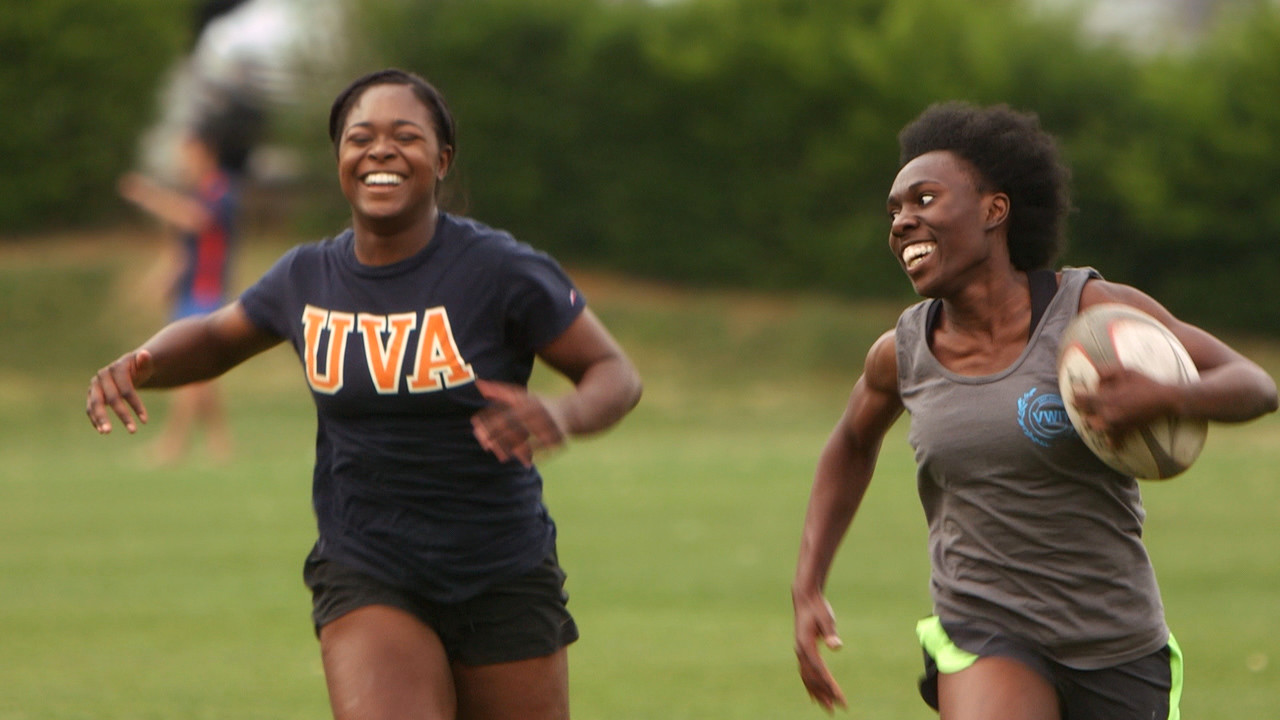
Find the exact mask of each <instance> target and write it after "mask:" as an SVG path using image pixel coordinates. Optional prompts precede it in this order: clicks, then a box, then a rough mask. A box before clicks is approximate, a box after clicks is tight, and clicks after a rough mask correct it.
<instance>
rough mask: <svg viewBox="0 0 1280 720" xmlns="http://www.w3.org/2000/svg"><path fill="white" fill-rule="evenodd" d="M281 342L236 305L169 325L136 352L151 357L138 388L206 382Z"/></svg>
mask: <svg viewBox="0 0 1280 720" xmlns="http://www.w3.org/2000/svg"><path fill="white" fill-rule="evenodd" d="M279 342H280V338H277V337H275V336H274V335H270V334H268V333H265V332H263V331H261V330H259V329H258V328H257V327H255V326H254V325H253V324H252V323H251V322H250V321H249V319H248V317H247V316H246V315H245V314H244V311H243V310H242V309H241V308H240V305H239V303H238V302H236V303H232V304H231V305H228V306H226V307H224V308H222V309H220V310H217V311H215V312H213V313H211V314H209V315H203V316H200V317H192V318H186V319H183V320H178V321H176V322H174V323H171V324H169V325H168V326H166V327H165V328H164V329H162V330H161V331H160V332H158V333H156V334H155V335H154V336H152V337H151V339H149V340H147V341H146V342H145V343H143V344H142V346H141V347H139V348H138V350H146V351H148V352H149V353H150V354H151V363H152V367H153V372H152V373H151V375H150V376H149V377H148V378H146V380H145V381H144V382H140V383H139V385H138V386H139V387H148V388H168V387H176V386H179V385H185V384H187V383H193V382H201V381H203V380H209V379H212V378H215V377H218V376H219V375H221V374H223V373H225V372H226V371H228V370H230V369H231V368H233V367H235V366H236V365H239V364H240V363H242V362H244V361H245V360H247V359H248V358H250V357H252V356H253V355H256V354H257V353H260V352H262V351H263V350H266V349H267V348H269V347H272V346H274V345H276V344H278V343H279Z"/></svg>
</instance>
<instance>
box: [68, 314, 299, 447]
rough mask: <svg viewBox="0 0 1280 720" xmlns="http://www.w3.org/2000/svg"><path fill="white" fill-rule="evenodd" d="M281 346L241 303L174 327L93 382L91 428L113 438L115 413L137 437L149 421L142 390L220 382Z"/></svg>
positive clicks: (89, 406) (101, 372)
mask: <svg viewBox="0 0 1280 720" xmlns="http://www.w3.org/2000/svg"><path fill="white" fill-rule="evenodd" d="M280 341H281V338H279V337H277V336H275V335H272V334H270V333H268V332H265V331H263V330H260V329H259V328H258V327H257V326H256V325H254V324H253V322H252V321H250V320H249V316H248V315H247V314H245V311H244V308H242V307H241V306H240V303H239V302H238V301H237V302H233V303H231V304H230V305H227V306H226V307H224V308H222V309H221V310H218V311H216V312H213V313H210V314H209V315H205V316H202V317H193V318H186V319H184V320H179V321H177V322H174V323H171V324H169V325H167V326H166V327H165V328H164V329H162V330H161V331H160V332H158V333H156V334H155V335H154V336H153V337H152V338H151V339H150V340H147V341H146V342H145V343H143V344H142V346H141V347H139V348H138V349H136V350H133V351H131V352H128V353H125V354H124V355H122V356H120V358H118V359H117V360H116V361H115V362H113V363H111V364H110V365H107V366H106V367H104V368H102V369H101V370H99V371H98V372H97V374H96V375H94V376H93V378H92V379H90V381H89V397H88V400H87V403H86V412H87V414H88V415H89V422H90V423H92V424H93V426H94V428H95V429H97V431H98V432H100V433H103V434H106V433H109V432H111V417H110V413H109V412H108V409H110V411H112V412H114V413H115V415H116V417H118V418H119V419H120V421H121V422H123V423H124V426H125V428H126V429H127V430H128V431H129V432H131V433H132V432H135V431H137V429H138V428H137V424H136V423H135V422H134V417H135V416H136V418H137V420H139V421H141V422H144V423H145V422H146V421H147V410H146V406H145V405H144V404H143V402H142V399H141V398H140V397H139V396H138V392H137V391H138V389H140V388H164V387H176V386H178V385H185V384H187V383H193V382H199V381H201V380H208V379H210V378H214V377H217V376H218V375H221V374H222V373H224V372H226V371H227V370H230V369H231V368H233V367H235V366H236V365H239V364H240V363H242V362H244V361H245V360H247V359H249V358H250V357H252V356H254V355H256V354H258V353H260V352H262V351H263V350H266V349H267V348H270V347H273V346H274V345H277V344H279V343H280Z"/></svg>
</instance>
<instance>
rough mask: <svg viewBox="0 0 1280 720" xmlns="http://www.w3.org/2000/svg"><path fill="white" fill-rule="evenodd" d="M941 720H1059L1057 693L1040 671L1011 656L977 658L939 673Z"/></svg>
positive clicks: (939, 712) (939, 710) (939, 709)
mask: <svg viewBox="0 0 1280 720" xmlns="http://www.w3.org/2000/svg"><path fill="white" fill-rule="evenodd" d="M938 716H939V718H940V720H989V719H990V718H1002V720H1059V713H1058V694H1057V692H1056V691H1055V690H1054V689H1053V686H1052V685H1050V684H1049V681H1048V680H1046V679H1045V678H1044V677H1043V676H1042V675H1040V673H1038V672H1036V671H1035V670H1032V669H1031V668H1030V667H1029V666H1027V665H1026V664H1024V663H1022V662H1020V661H1018V660H1014V659H1012V658H1007V657H1000V656H990V657H982V658H978V659H977V660H976V661H975V662H974V663H973V664H972V665H970V666H969V667H967V668H965V669H964V670H961V671H959V672H954V673H942V674H940V675H938Z"/></svg>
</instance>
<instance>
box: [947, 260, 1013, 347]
mask: <svg viewBox="0 0 1280 720" xmlns="http://www.w3.org/2000/svg"><path fill="white" fill-rule="evenodd" d="M942 303H943V318H944V320H943V322H944V323H945V324H946V325H947V326H948V329H949V330H951V331H953V332H960V333H964V334H969V335H985V336H988V337H999V336H1002V335H1003V334H1004V331H1005V329H1006V328H1019V329H1020V330H1025V328H1026V325H1027V318H1028V316H1029V315H1030V313H1031V294H1030V291H1029V289H1028V285H1027V275H1026V273H1023V272H1021V271H1019V270H1015V269H1014V268H1013V267H1012V266H1009V272H1008V273H1000V274H998V275H996V276H991V277H988V278H986V279H984V280H983V281H981V282H976V283H970V284H969V285H968V286H966V287H965V289H964V291H963V292H961V293H957V294H956V295H955V296H952V297H950V298H943V301H942Z"/></svg>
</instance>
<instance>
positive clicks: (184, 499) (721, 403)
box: [0, 233, 1280, 720]
mask: <svg viewBox="0 0 1280 720" xmlns="http://www.w3.org/2000/svg"><path fill="white" fill-rule="evenodd" d="M157 243H158V240H157V239H156V238H154V237H151V236H146V235H144V236H138V235H133V236H130V235H128V234H124V233H120V234H110V235H105V236H101V237H94V238H87V237H69V238H56V239H51V240H47V241H44V242H41V243H40V244H33V243H25V244H22V245H16V246H13V245H8V246H6V245H0V330H2V331H3V337H4V340H5V342H4V345H3V347H2V348H0V429H2V430H3V432H2V433H0V720H45V719H55V718H56V719H58V720H76V719H85V720H88V719H90V718H92V719H93V720H114V719H120V720H123V719H126V718H127V719H129V720H145V719H150V718H155V719H161V718H163V719H165V720H170V719H172V718H178V717H181V718H237V719H238V720H251V719H262V720H289V719H293V718H324V717H327V716H328V706H327V701H326V698H325V693H324V685H323V678H322V676H321V671H320V665H319V660H318V653H317V648H316V643H315V640H314V637H313V635H312V632H311V628H310V626H309V623H308V611H309V600H308V597H307V593H306V591H305V589H304V588H303V586H302V583H301V578H300V567H301V561H302V558H303V556H304V554H305V553H306V551H307V549H308V547H309V546H310V543H311V541H312V533H313V527H312V519H311V514H310V507H309V497H308V493H309V485H310V461H311V451H312V447H311V443H312V439H313V438H312V435H313V432H314V420H313V418H312V411H311V407H310V400H309V398H308V396H307V392H306V390H305V386H304V382H303V380H302V377H301V373H300V372H299V371H298V368H297V361H296V360H295V359H294V358H293V357H291V356H290V355H289V354H288V353H287V351H285V350H283V349H277V350H273V351H271V352H270V353H268V354H266V355H264V356H263V357H261V358H257V359H255V360H254V361H253V362H252V363H251V364H250V365H248V366H246V367H244V368H240V369H237V370H236V371H235V372H233V373H232V374H230V375H228V376H227V378H226V379H225V380H224V383H223V388H224V390H225V393H226V396H227V397H228V399H229V403H230V408H231V412H232V417H233V422H234V427H235V434H236V440H237V454H236V457H235V459H234V460H233V461H232V462H231V463H230V464H228V465H226V466H221V467H214V466H210V464H209V463H207V462H205V460H204V458H203V456H202V455H201V454H199V453H197V454H196V455H194V456H193V458H192V460H191V461H189V462H188V463H187V464H185V465H184V466H182V467H180V468H177V469H167V470H158V469H150V468H149V467H148V466H147V464H146V463H145V462H143V461H142V460H143V457H144V454H143V449H144V448H145V446H146V443H147V438H145V437H127V436H124V435H113V436H111V437H107V438H102V437H98V436H97V435H96V434H95V433H93V432H92V430H91V429H90V427H89V425H88V423H87V421H86V420H85V418H84V414H83V408H84V399H83V398H84V388H85V384H86V381H87V380H88V378H89V375H90V374H91V373H92V372H93V371H94V370H95V369H96V368H97V367H99V366H100V365H102V364H103V363H105V362H106V361H108V360H109V359H111V358H113V357H115V356H116V355H118V354H119V353H121V352H123V351H125V350H127V349H129V348H131V347H133V346H135V345H136V344H137V343H138V342H140V341H141V340H142V339H144V338H145V336H146V335H147V334H149V332H150V331H151V330H152V329H154V328H155V327H157V326H158V323H159V322H160V320H161V310H160V309H159V307H158V306H157V305H156V304H155V301H154V300H149V299H148V296H149V294H150V293H152V292H153V290H154V288H153V287H152V285H151V282H150V280H149V277H150V272H149V267H150V266H151V265H152V263H153V260H152V258H153V255H154V253H155V250H156V247H157ZM282 248H283V245H281V244H278V243H268V242H259V243H258V244H257V245H255V246H254V247H252V248H249V252H247V254H246V255H245V256H244V257H243V259H242V263H241V267H240V273H239V274H240V275H241V276H242V278H244V279H245V280H248V279H250V278H251V277H254V276H256V274H257V273H258V272H260V271H261V270H262V269H263V268H264V267H265V266H266V264H267V263H269V262H270V260H271V259H272V258H274V256H275V255H276V254H278V253H279V252H280V250H281V249H282ZM579 279H580V281H581V283H582V285H583V287H584V291H585V292H586V294H587V296H588V298H590V300H591V301H592V303H593V305H594V307H595V308H596V310H597V312H598V313H599V314H600V315H601V316H602V317H603V318H604V319H605V321H606V322H607V323H608V324H609V325H610V326H611V328H612V329H613V330H614V331H615V333H616V334H617V335H618V337H619V339H620V340H621V341H622V342H623V344H624V345H626V346H627V348H628V349H629V351H630V352H631V353H632V354H633V356H634V357H635V359H636V361H637V363H638V365H639V366H640V368H641V371H642V373H643V375H644V379H645V382H646V394H645V397H644V400H643V401H642V403H641V405H640V407H639V408H638V409H637V410H636V411H635V413H633V414H632V416H630V417H629V418H628V419H627V420H626V421H625V423H624V424H623V425H622V426H620V427H619V428H617V429H616V430H615V431H613V432H611V433H610V434H608V435H605V436H603V437H600V438H595V439H591V440H588V441H582V442H578V443H575V444H574V445H573V447H571V448H570V449H569V450H568V451H566V452H563V453H561V454H559V455H557V456H554V457H551V458H549V459H548V460H547V461H545V462H544V463H543V471H544V474H545V475H546V478H547V501H548V504H549V506H550V508H551V511H552V514H553V515H554V516H555V517H556V519H557V521H558V523H559V526H560V548H561V560H562V562H563V564H564V565H565V567H566V569H567V570H568V572H569V589H570V593H571V595H572V600H571V603H570V607H571V608H572V610H573V611H574V613H575V615H576V617H577V619H578V622H579V624H580V626H581V628H582V631H583V639H582V640H581V641H580V642H579V643H578V644H577V645H575V646H574V648H573V649H572V651H571V653H570V657H571V663H572V670H571V675H572V680H571V682H572V694H573V708H574V715H575V717H578V718H587V719H591V718H610V719H611V720H626V719H630V718H635V719H641V718H644V719H649V718H670V719H677V718H690V719H694V718H696V719H699V720H702V719H707V720H712V719H717V718H726V719H727V718H742V719H748V718H750V719H770V720H772V719H776V718H797V717H801V718H802V717H815V718H816V717H821V716H822V713H821V711H820V710H818V709H817V708H816V707H814V706H812V705H811V704H810V703H809V701H808V700H807V698H806V696H805V693H804V690H803V687H802V686H801V684H800V682H799V680H798V678H797V676H796V672H795V659H794V655H793V653H792V637H791V635H792V632H791V610H790V598H789V585H790V580H791V573H792V569H793V564H794V560H795V555H796V548H797V541H798V536H799V530H800V523H801V519H802V516H803V512H804V504H805V501H806V498H807V494H808V489H809V483H810V478H811V474H812V470H813V464H814V460H815V457H816V455H817V452H818V449H819V448H820V446H821V445H822V443H823V441H824V439H825V437H826V434H827V432H828V430H829V429H830V427H831V425H832V424H833V423H834V421H835V420H836V418H837V416H838V415H839V413H840V411H841V409H842V408H843V405H844V400H845V397H846V395H847V393H848V390H849V388H850V387H851V386H852V383H853V380H854V379H855V377H856V375H857V373H858V371H859V368H860V366H861V363H862V358H863V354H864V352H865V348H866V347H867V345H868V344H869V342H870V341H871V339H873V338H874V337H875V336H876V335H877V334H878V333H879V332H881V331H882V330H884V329H887V328H888V327H890V326H891V323H892V321H893V319H894V317H895V316H896V314H897V311H898V309H899V308H898V307H896V306H889V305H868V304H851V303H845V302H841V301H835V300H831V299H825V298H817V297H794V296H789V297H779V296H769V297H765V296H759V295H747V294H739V293H728V292H693V291H688V290H685V289H680V288H671V287H661V286H656V285H651V284H640V283H634V282H626V281H623V280H620V279H616V278H613V279H611V278H602V277H595V276H584V277H581V278H579ZM1241 346H1242V347H1245V348H1247V350H1248V351H1249V352H1250V353H1251V354H1253V355H1254V356H1255V357H1257V358H1258V359H1260V360H1262V361H1263V362H1264V363H1265V364H1267V366H1268V367H1269V368H1270V369H1271V370H1272V372H1273V373H1275V372H1277V371H1280V345H1277V344H1274V343H1264V342H1253V343H1242V344H1241ZM557 382H559V381H558V380H556V379H554V378H550V377H548V376H546V375H540V376H539V377H538V383H539V385H540V386H541V387H543V388H546V389H551V390H554V389H555V388H556V383H557ZM148 397H149V401H150V402H151V404H152V407H153V410H154V411H155V414H156V416H157V418H158V420H163V418H164V406H165V401H166V397H165V396H164V395H163V394H152V395H150V396H148ZM905 427H906V423H905V422H902V423H899V425H898V427H897V428H895V430H894V432H893V434H892V436H891V437H890V438H889V439H888V440H887V442H886V445H885V450H884V453H883V456H882V461H881V466H880V470H879V472H878V474H877V479H876V481H875V482H874V483H873V484H872V488H871V491H870V493H869V495H868V498H867V500H866V502H865V504H864V507H863V512H862V514H861V516H860V517H859V519H858V521H857V522H856V523H855V524H854V528H853V529H852V531H851V533H850V535H849V537H848V539H847V540H846V542H845V545H844V548H843V551H842V554H841V556H840V557H839V559H838V562H837V566H836V567H835V569H834V572H833V576H832V578H831V583H830V587H829V597H830V599H831V601H832V603H833V605H834V606H835V609H836V612H837V615H838V617H839V619H840V623H841V631H842V635H843V638H844V641H845V646H846V647H845V649H844V650H842V651H841V652H839V653H837V654H834V655H832V656H831V659H832V663H833V668H834V671H835V673H836V674H837V676H838V678H839V679H840V680H841V682H842V683H843V685H844V688H845V690H846V692H847V694H848V696H849V699H850V703H851V705H850V708H849V712H848V713H847V717H851V718H859V719H863V718H866V719H870V718H877V719H880V718H901V719H909V718H929V717H936V716H935V715H933V713H931V712H930V711H928V710H927V708H925V706H924V705H923V704H922V703H921V702H920V701H919V700H918V698H917V696H916V693H915V689H914V683H915V679H916V676H917V674H918V672H919V663H920V660H919V655H920V652H919V649H918V648H917V646H916V645H915V640H914V635H913V625H914V622H915V620H916V619H918V618H919V617H921V616H923V615H926V614H927V613H928V610H929V603H928V597H927V572H928V570H927V560H926V557H925V548H924V523H923V519H922V516H921V512H920V509H919V507H918V504H917V501H916V498H915V488H914V480H913V474H912V473H913V468H912V464H911V458H910V452H909V449H908V448H907V445H906V440H905ZM154 430H155V428H154V427H152V428H146V429H144V431H143V433H142V435H146V434H151V435H154ZM1277 468H1280V418H1276V417H1274V416H1272V417H1268V418H1266V419H1264V420H1263V421H1260V422H1257V423H1254V424H1251V425H1247V426H1241V427H1215V428H1214V429H1213V430H1211V433H1210V439H1209V443H1208V446H1207V448H1206V450H1205V452H1204V455H1203V456H1202V458H1201V460H1200V462H1199V463H1198V464H1197V465H1196V466H1195V467H1194V468H1193V469H1192V470H1191V471H1190V472H1189V473H1187V474H1186V475H1185V476H1183V477H1180V478H1178V479H1176V480H1174V481H1172V482H1169V483H1163V484H1156V483H1150V484H1146V485H1144V490H1145V491H1146V492H1145V496H1146V503H1147V507H1148V511H1149V520H1148V525H1147V528H1148V533H1147V536H1148V542H1149V546H1150V548H1151V551H1152V554H1153V556H1154V558H1155V562H1156V567H1157V571H1158V573H1159V577H1160V580H1161V582H1162V585H1163V589H1164V592H1165V602H1166V605H1167V610H1168V615H1169V619H1170V623H1171V624H1172V626H1173V628H1174V630H1175V632H1176V633H1177V635H1178V637H1179V639H1180V641H1181V643H1182V646H1183V648H1184V650H1185V651H1186V654H1187V688H1186V692H1185V697H1184V702H1183V711H1184V717H1188V718H1195V719H1196V720H1215V719H1223V720H1225V719H1228V718H1230V719H1231V720H1237V719H1239V718H1263V717H1275V716H1276V712H1277V711H1276V709H1275V708H1276V702H1277V700H1280V625H1278V624H1277V621H1278V620H1280V538H1278V537H1277V527H1280V482H1277V479H1278V478H1277V475H1278V473H1277Z"/></svg>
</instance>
